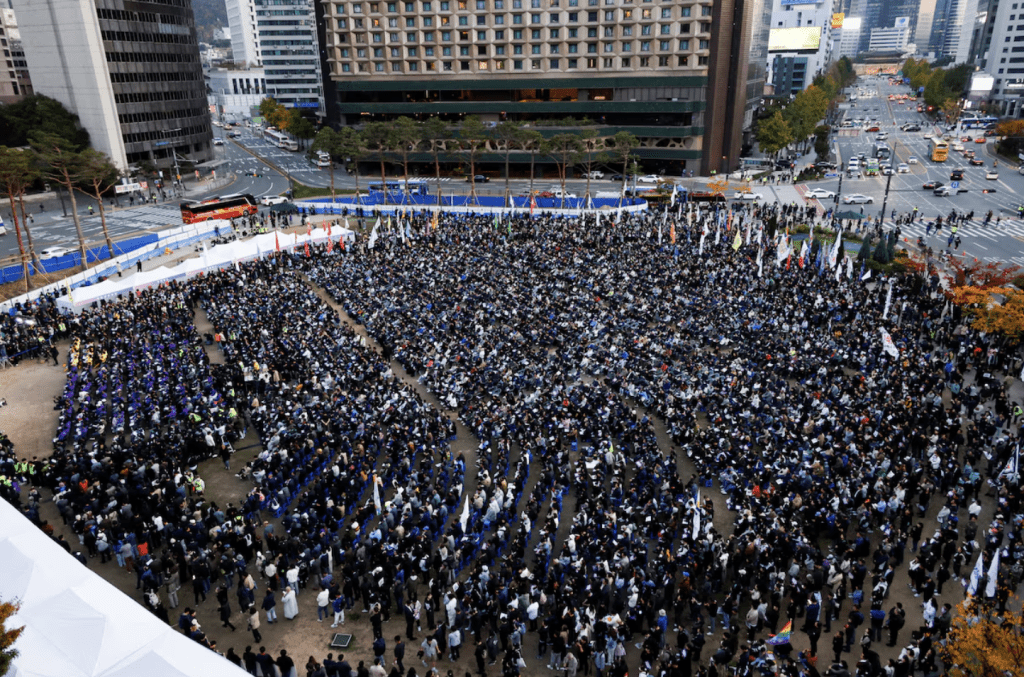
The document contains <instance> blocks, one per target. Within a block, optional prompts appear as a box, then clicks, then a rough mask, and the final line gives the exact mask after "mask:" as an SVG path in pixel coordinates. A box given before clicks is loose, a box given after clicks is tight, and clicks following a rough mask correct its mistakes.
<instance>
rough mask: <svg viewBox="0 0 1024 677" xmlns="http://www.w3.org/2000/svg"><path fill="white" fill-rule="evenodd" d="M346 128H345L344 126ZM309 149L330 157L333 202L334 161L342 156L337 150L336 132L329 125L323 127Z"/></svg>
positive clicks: (329, 166) (332, 200)
mask: <svg viewBox="0 0 1024 677" xmlns="http://www.w3.org/2000/svg"><path fill="white" fill-rule="evenodd" d="M346 129H347V128H346ZM310 150H311V151H313V152H314V153H320V152H323V153H327V154H328V155H329V156H330V157H331V164H330V165H328V169H329V170H330V173H331V202H332V203H333V202H334V163H335V161H336V160H337V159H338V158H339V157H343V156H342V154H341V152H340V150H339V143H338V133H337V132H335V131H334V130H333V129H331V128H330V127H324V128H323V129H321V130H320V131H319V132H317V134H316V138H315V139H313V145H312V146H310Z"/></svg>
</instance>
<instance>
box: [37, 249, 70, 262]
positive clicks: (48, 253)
mask: <svg viewBox="0 0 1024 677" xmlns="http://www.w3.org/2000/svg"><path fill="white" fill-rule="evenodd" d="M70 253H71V250H70V249H67V248H66V247H47V248H46V249H44V250H43V251H41V252H39V258H41V259H56V258H59V257H61V256H66V255H68V254H70Z"/></svg>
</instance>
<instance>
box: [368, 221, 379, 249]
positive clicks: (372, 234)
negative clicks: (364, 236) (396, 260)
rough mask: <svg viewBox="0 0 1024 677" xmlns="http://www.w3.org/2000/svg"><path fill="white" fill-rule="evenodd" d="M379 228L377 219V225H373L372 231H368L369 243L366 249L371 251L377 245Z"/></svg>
mask: <svg viewBox="0 0 1024 677" xmlns="http://www.w3.org/2000/svg"><path fill="white" fill-rule="evenodd" d="M378 228H380V217H379V216H378V217H377V223H375V224H373V230H371V231H370V242H369V243H368V244H367V247H368V248H370V249H373V248H374V247H375V246H376V245H377V229H378Z"/></svg>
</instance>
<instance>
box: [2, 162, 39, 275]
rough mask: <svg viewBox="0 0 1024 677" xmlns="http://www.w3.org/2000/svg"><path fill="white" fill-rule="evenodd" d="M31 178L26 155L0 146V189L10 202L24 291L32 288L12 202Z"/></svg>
mask: <svg viewBox="0 0 1024 677" xmlns="http://www.w3.org/2000/svg"><path fill="white" fill-rule="evenodd" d="M31 176H32V162H31V156H30V155H29V154H28V153H26V152H24V151H20V150H17V149H14V148H7V147H6V146H0V187H2V188H3V191H4V194H5V195H6V196H7V198H8V200H10V205H11V217H12V218H13V223H14V233H15V235H17V236H18V252H19V253H20V254H21V271H22V275H23V276H24V277H25V291H28V290H29V289H31V288H32V286H31V280H30V278H29V274H28V258H29V257H28V252H27V251H26V250H25V243H24V242H23V241H22V239H21V224H20V223H19V222H18V212H17V210H16V209H14V201H15V199H17V198H19V197H21V195H22V193H24V192H25V188H27V187H28V185H29V184H30V183H31ZM22 220H24V219H22Z"/></svg>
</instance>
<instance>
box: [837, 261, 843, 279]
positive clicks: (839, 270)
mask: <svg viewBox="0 0 1024 677" xmlns="http://www.w3.org/2000/svg"><path fill="white" fill-rule="evenodd" d="M842 275H843V266H842V264H840V265H838V266H836V282H839V281H840V280H842Z"/></svg>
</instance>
